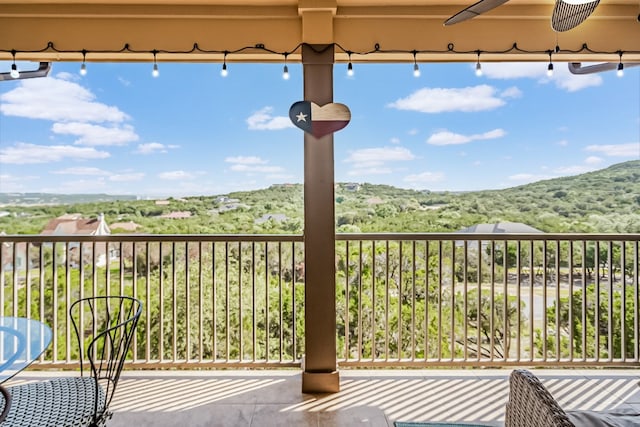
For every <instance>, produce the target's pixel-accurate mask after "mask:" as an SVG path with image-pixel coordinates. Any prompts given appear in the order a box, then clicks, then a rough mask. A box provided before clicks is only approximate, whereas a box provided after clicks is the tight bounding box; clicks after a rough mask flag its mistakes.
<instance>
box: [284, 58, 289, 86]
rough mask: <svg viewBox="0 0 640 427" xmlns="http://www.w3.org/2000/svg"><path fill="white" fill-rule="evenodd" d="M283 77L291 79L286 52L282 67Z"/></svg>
mask: <svg viewBox="0 0 640 427" xmlns="http://www.w3.org/2000/svg"><path fill="white" fill-rule="evenodd" d="M282 78H283V79H285V80H289V67H287V54H286V53H285V54H284V68H283V69H282Z"/></svg>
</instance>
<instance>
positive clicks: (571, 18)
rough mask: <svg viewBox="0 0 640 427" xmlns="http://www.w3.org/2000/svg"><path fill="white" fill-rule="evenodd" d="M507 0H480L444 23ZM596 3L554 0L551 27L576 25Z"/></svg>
mask: <svg viewBox="0 0 640 427" xmlns="http://www.w3.org/2000/svg"><path fill="white" fill-rule="evenodd" d="M507 1H509V0H480V1H479V2H477V3H474V4H472V5H471V6H469V7H467V8H465V9H463V10H461V11H460V12H458V13H456V14H455V15H453V16H452V17H450V18H449V19H447V20H446V21H444V25H453V24H457V23H458V22H462V21H466V20H468V19H471V18H475V17H476V16H478V15H482V14H483V13H485V12H488V11H490V10H491V9H495V8H496V7H498V6H500V5H502V4H504V3H506V2H507ZM598 3H600V0H556V4H555V6H554V8H553V14H552V15H551V27H552V28H553V29H554V30H555V31H558V32H562V31H568V30H570V29H572V28H575V27H577V26H578V25H580V24H581V23H582V22H584V21H585V20H586V19H587V18H588V17H589V15H591V13H592V12H593V11H594V10H595V9H596V7H597V6H598Z"/></svg>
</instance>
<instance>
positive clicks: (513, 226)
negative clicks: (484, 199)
mask: <svg viewBox="0 0 640 427" xmlns="http://www.w3.org/2000/svg"><path fill="white" fill-rule="evenodd" d="M457 233H479V234H489V233H523V234H524V233H542V231H540V230H538V229H537V228H533V227H531V226H529V225H527V224H523V223H521V222H497V223H494V224H475V225H472V226H471V227H467V228H463V229H462V230H460V231H457Z"/></svg>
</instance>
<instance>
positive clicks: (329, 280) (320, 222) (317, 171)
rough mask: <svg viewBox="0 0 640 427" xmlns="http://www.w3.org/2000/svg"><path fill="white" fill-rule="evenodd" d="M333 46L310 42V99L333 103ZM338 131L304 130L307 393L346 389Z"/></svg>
mask: <svg viewBox="0 0 640 427" xmlns="http://www.w3.org/2000/svg"><path fill="white" fill-rule="evenodd" d="M333 63H334V51H333V46H332V45H304V46H303V48H302V64H303V72H304V99H305V101H311V102H315V103H316V104H318V105H320V106H322V105H325V104H328V103H331V102H333ZM333 162H334V159H333V134H330V135H326V136H323V137H321V138H315V137H314V136H313V135H310V134H308V133H305V134H304V251H305V356H304V361H303V373H302V392H303V393H333V392H338V391H340V378H339V375H338V371H337V359H336V274H335V243H336V242H335V208H334V171H333Z"/></svg>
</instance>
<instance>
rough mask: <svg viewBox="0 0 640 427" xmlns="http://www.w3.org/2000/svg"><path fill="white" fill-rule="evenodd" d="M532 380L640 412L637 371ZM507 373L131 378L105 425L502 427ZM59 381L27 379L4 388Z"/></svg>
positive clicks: (560, 392) (572, 403) (552, 373)
mask: <svg viewBox="0 0 640 427" xmlns="http://www.w3.org/2000/svg"><path fill="white" fill-rule="evenodd" d="M531 371H532V372H533V373H534V374H535V375H536V376H538V377H539V378H540V379H541V380H542V382H543V383H544V384H545V386H546V387H547V388H548V389H549V391H550V392H551V394H552V395H553V396H554V397H555V398H556V400H557V401H558V402H559V404H560V405H561V406H562V407H563V408H564V409H591V410H607V409H614V408H629V407H633V408H634V409H635V410H640V387H639V381H640V370H633V369H626V370H622V369H620V370H614V369H598V370H595V369H594V370H589V369H553V370H552V369H545V370H542V369H531ZM510 372H511V370H510V369H469V370H453V369H438V370H347V369H343V370H341V371H340V382H341V391H340V392H339V393H335V394H303V393H302V392H301V374H300V371H299V370H233V371H210V370H204V371H148V370H147V371H131V370H128V371H124V372H123V374H122V376H121V378H120V383H119V385H118V389H117V391H116V395H115V398H114V400H113V402H112V404H111V408H112V410H113V411H114V416H113V419H112V420H111V421H110V422H109V423H108V424H107V425H108V426H110V427H120V426H122V427H125V426H126V427H131V426H135V427H143V426H154V427H158V426H185V427H187V426H188V427H200V426H202V427H204V426H233V427H236V426H238V427H242V426H247V427H249V426H250V427H256V426H260V427H262V426H301V427H306V426H314V427H315V426H318V427H320V426H322V427H324V426H336V427H342V426H375V427H387V426H393V422H394V421H398V420H400V421H458V422H467V423H480V424H485V425H489V426H501V425H503V424H504V405H505V403H506V401H507V397H508V394H509V383H508V376H509V373H510ZM67 374H69V375H73V373H66V372H65V373H64V375H67ZM56 375H61V373H60V372H45V371H35V370H28V371H24V372H22V373H20V374H19V375H17V376H16V377H14V379H12V380H11V381H9V382H8V383H7V384H5V385H7V386H11V385H12V384H17V383H20V382H24V381H34V380H39V379H44V378H47V377H51V376H56Z"/></svg>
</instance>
